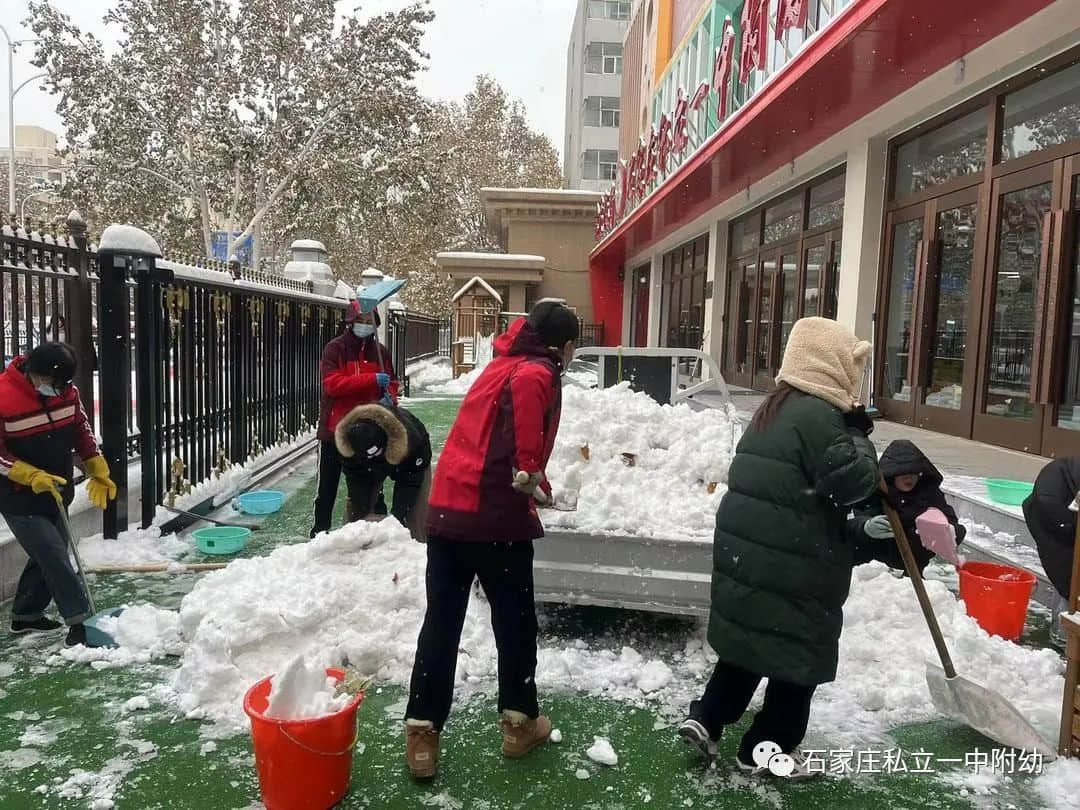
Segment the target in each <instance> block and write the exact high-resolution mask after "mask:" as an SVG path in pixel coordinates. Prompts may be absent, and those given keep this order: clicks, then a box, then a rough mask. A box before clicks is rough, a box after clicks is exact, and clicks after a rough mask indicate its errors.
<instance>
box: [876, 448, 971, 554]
mask: <svg viewBox="0 0 1080 810" xmlns="http://www.w3.org/2000/svg"><path fill="white" fill-rule="evenodd" d="M878 467H879V469H880V470H881V475H882V477H883V478H884V479H885V483H886V484H887V485H888V487H889V500H890V501H891V502H892V504H893V507H894V508H895V509H896V513H897V515H898V516H899V517H900V522H901V523H902V524H903V525H904V531H905V532H906V533H907V536H908V540H909V541H910V543H911V551H912V554H914V556H915V561H916V562H917V563H918V565H919V572H920V573H922V571H923V570H924V569H925V568H926V566H927V565H928V564H929V563H930V560H932V559H933V558H934V552H932V551H930V550H929V549H928V548H926V547H925V546H923V544H922V543H921V542H919V533H918V530H917V529H916V526H915V519H916V518H917V517H918V516H919V515H921V514H922V513H923V512H925V511H926V510H927V509H931V508H933V509H940V510H941V512H942V513H943V514H944V515H945V517H946V518H948V520H949V523H951V524H952V527H953V529H955V530H956V542H957V544H959V543H961V542H962V541H963V539H964V535H965V534H967V530H966V529H964V527H963V526H962V525H961V523H960V521H959V519H958V518H957V517H956V512H955V510H954V509H953V508H952V507H951V506H949V504H948V502H947V501H946V500H945V493H944V492H942V491H941V482H942V477H941V473H940V472H938V469H937V467H935V466H934V464H933V462H932V461H930V459H928V458H927V457H926V455H925V454H924V453H923V451H922V450H920V449H919V448H918V447H917V446H916V445H915V443H914V442H911V441H908V440H907V439H897V440H895V441H893V442H891V443H890V444H889V446H888V447H886V448H885V452H884V453H882V454H881V458H880V459H879V461H878ZM878 559H880V560H881V561H882V562H884V563H885V564H886V565H888V566H889V567H890V568H898V569H900V570H901V571H902V570H904V561H903V559H902V558H901V557H900V550H899V549H898V548H897V547H896V544H895V543H885V544H882V548H881V553H880V554H879V555H878Z"/></svg>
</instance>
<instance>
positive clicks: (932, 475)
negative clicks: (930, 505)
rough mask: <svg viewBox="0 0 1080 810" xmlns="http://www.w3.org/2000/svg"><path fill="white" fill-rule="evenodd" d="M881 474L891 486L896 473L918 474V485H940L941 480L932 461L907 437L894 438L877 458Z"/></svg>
mask: <svg viewBox="0 0 1080 810" xmlns="http://www.w3.org/2000/svg"><path fill="white" fill-rule="evenodd" d="M878 467H880V468H881V475H882V476H883V477H884V478H885V480H886V482H888V484H889V485H890V487H891V486H892V482H893V479H894V478H896V476H898V475H915V474H917V475H919V476H921V478H920V480H919V485H920V486H922V485H924V484H928V485H930V486H933V487H940V486H941V482H942V477H941V473H940V472H938V468H937V467H935V466H934V464H933V462H932V461H930V459H928V458H927V457H926V454H925V453H923V451H922V450H920V449H919V448H918V447H917V446H916V445H915V443H914V442H912V441H908V440H907V439H896V440H895V441H893V442H890V443H889V446H888V447H886V448H885V452H884V453H882V454H881V458H880V459H879V460H878Z"/></svg>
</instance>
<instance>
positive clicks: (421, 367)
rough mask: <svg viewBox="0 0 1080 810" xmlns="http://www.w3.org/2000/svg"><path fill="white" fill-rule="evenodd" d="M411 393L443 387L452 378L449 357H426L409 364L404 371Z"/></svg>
mask: <svg viewBox="0 0 1080 810" xmlns="http://www.w3.org/2000/svg"><path fill="white" fill-rule="evenodd" d="M405 373H406V375H408V377H409V388H410V389H411V390H412V391H426V390H430V389H431V388H432V387H433V386H439V385H445V384H446V383H448V382H450V380H451V379H453V377H454V369H453V365H452V364H451V363H450V358H449V357H426V358H424V359H423V360H417V361H416V362H415V363H410V364H409V367H408V369H406V371H405Z"/></svg>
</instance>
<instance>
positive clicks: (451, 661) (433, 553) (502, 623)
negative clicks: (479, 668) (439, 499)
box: [405, 537, 540, 730]
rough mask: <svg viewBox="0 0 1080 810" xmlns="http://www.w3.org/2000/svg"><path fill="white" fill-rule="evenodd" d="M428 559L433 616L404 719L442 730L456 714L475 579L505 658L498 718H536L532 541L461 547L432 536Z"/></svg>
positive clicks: (424, 632)
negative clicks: (461, 650) (506, 714)
mask: <svg viewBox="0 0 1080 810" xmlns="http://www.w3.org/2000/svg"><path fill="white" fill-rule="evenodd" d="M427 557H428V562H427V578H426V581H427V612H426V613H425V615H424V625H423V627H422V628H421V629H420V638H419V640H418V641H417V644H416V661H415V663H414V664H413V671H412V681H411V683H410V685H409V705H408V708H407V709H406V712H405V717H406V718H407V719H409V720H429V721H431V722H432V723H434V724H435V728H436V729H438V730H441V729H442V727H443V725H444V724H445V723H446V718H447V717H449V715H450V704H451V702H452V701H453V697H454V672H455V670H456V669H457V657H458V644H459V643H460V641H461V628H462V625H463V624H464V622H465V609H466V608H467V607H468V605H469V595H470V592H471V590H472V583H473V578H474V577H476V578H478V579H479V580H480V585H481V587H482V588H483V589H484V593H485V594H486V595H487V600H488V602H489V603H490V605H491V627H492V630H494V632H495V645H496V647H497V648H498V652H499V711H500V712H502V711H506V710H510V711H518V712H522V713H523V714H525V715H527V716H529V717H537V716H538V715H539V714H540V708H539V706H538V704H537V700H536V633H537V623H536V605H535V603H534V601H533V545H532V542H531V541H526V542H517V543H460V542H454V541H451V540H444V539H441V538H437V537H433V538H431V539H430V540H429V541H428V544H427Z"/></svg>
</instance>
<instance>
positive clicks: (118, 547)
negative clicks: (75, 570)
mask: <svg viewBox="0 0 1080 810" xmlns="http://www.w3.org/2000/svg"><path fill="white" fill-rule="evenodd" d="M194 547H195V546H194V544H193V543H192V542H191V540H190V539H181V538H180V537H177V536H176V535H175V534H165V535H163V534H162V533H161V529H160V528H158V527H157V526H151V527H150V528H148V529H131V530H129V531H126V532H121V533H120V536H119V537H117V538H116V539H115V540H106V539H105V538H104V536H103V535H100V534H95V535H93V536H91V537H87V538H84V539H82V540H80V541H79V554H80V555H81V556H82V560H83V564H84V565H86V566H88V567H91V568H99V567H107V566H124V565H152V564H155V563H167V562H170V561H172V560H175V559H178V558H179V557H181V556H183V555H184V554H186V553H188V552H189V551H191V550H192V549H193V548H194Z"/></svg>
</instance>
